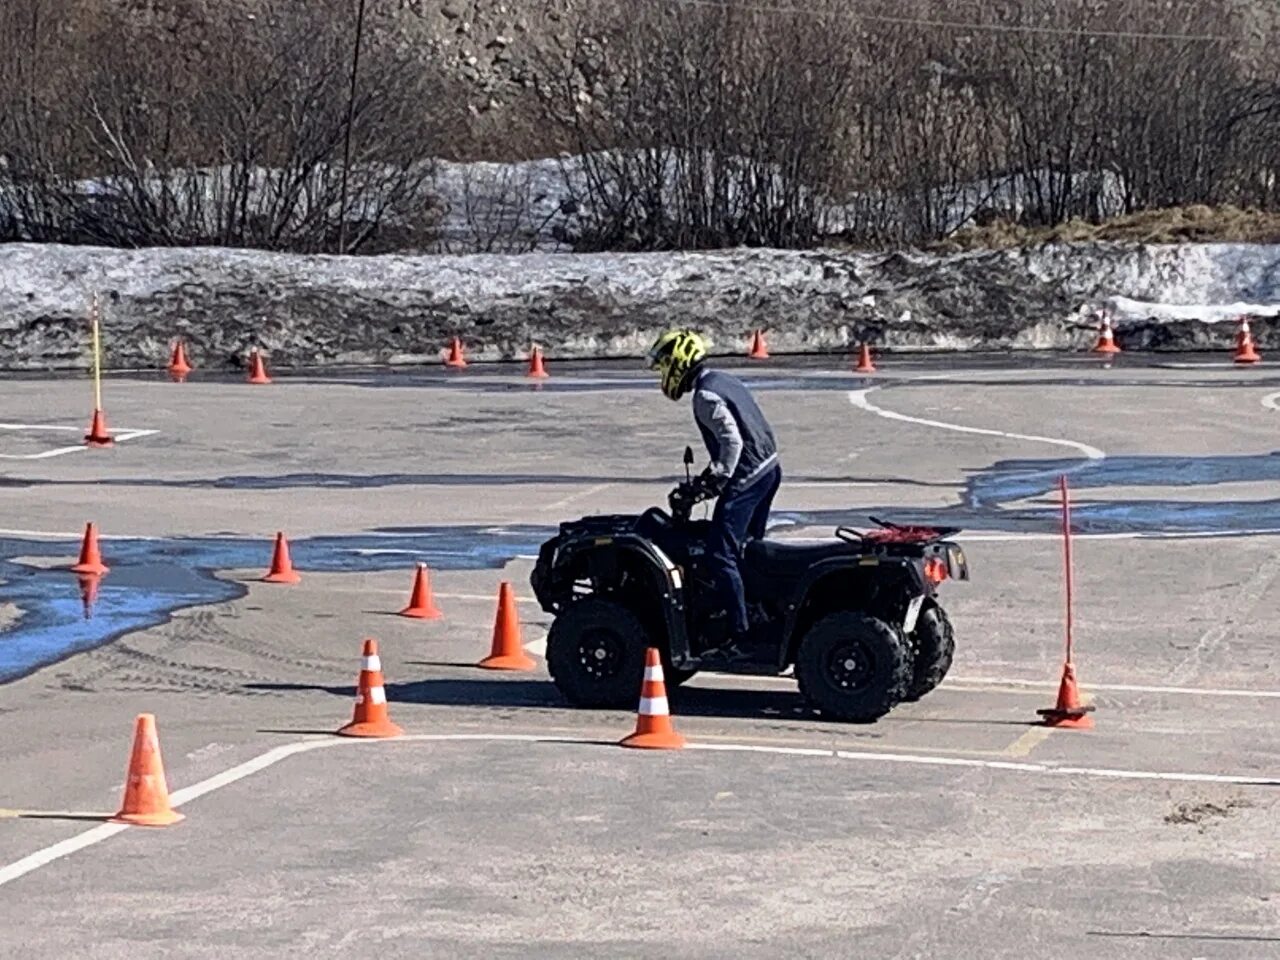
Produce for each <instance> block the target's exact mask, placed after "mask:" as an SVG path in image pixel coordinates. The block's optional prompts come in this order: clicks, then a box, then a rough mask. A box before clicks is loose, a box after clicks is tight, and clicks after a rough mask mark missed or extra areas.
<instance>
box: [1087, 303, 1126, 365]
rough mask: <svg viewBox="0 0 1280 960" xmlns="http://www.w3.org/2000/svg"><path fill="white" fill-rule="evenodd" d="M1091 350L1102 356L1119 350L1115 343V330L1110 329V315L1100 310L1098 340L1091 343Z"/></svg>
mask: <svg viewBox="0 0 1280 960" xmlns="http://www.w3.org/2000/svg"><path fill="white" fill-rule="evenodd" d="M1093 352H1094V353H1100V354H1102V355H1103V356H1111V355H1113V354H1117V353H1119V352H1120V346H1119V344H1117V343H1116V334H1115V331H1114V330H1112V329H1111V315H1110V314H1108V313H1107V312H1106V311H1105V310H1104V311H1102V326H1101V328H1099V330H1098V342H1097V343H1095V344H1094V345H1093Z"/></svg>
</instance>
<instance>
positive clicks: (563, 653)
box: [547, 597, 674, 709]
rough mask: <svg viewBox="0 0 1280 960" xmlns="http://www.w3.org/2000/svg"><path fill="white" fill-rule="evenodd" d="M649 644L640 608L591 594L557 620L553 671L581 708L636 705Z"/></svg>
mask: <svg viewBox="0 0 1280 960" xmlns="http://www.w3.org/2000/svg"><path fill="white" fill-rule="evenodd" d="M649 646H652V641H651V639H650V637H649V634H648V632H647V631H646V630H645V628H644V625H643V624H641V623H640V621H639V619H638V618H637V617H636V615H635V614H634V613H632V612H631V611H630V610H628V609H627V608H626V607H624V606H623V605H622V604H619V603H613V602H611V601H609V600H603V599H600V598H598V597H585V598H583V599H581V600H578V601H576V602H575V603H573V604H571V605H570V606H569V607H568V609H566V610H564V611H563V612H562V613H561V614H560V615H559V616H558V617H556V619H555V621H554V622H553V623H552V624H551V631H550V633H548V634H547V670H548V671H549V672H550V673H551V679H552V680H553V681H555V685H556V688H557V689H558V690H559V691H560V692H561V693H562V694H563V695H564V698H565V699H566V700H568V701H569V702H570V703H571V704H573V705H574V706H576V707H610V708H614V709H623V708H626V707H630V708H632V709H634V708H635V706H636V704H637V703H639V702H640V681H641V680H642V679H643V677H644V655H645V649H646V648H647V647H649ZM673 679H674V678H673Z"/></svg>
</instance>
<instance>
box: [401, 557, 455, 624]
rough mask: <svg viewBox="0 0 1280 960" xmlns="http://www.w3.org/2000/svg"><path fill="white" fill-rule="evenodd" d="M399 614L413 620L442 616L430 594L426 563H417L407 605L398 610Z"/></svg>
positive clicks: (435, 618)
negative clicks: (416, 570)
mask: <svg viewBox="0 0 1280 960" xmlns="http://www.w3.org/2000/svg"><path fill="white" fill-rule="evenodd" d="M400 616H402V617H410V618H412V619H414V620H439V619H440V618H441V617H442V616H444V614H442V613H441V612H440V611H439V609H437V607H436V604H435V599H434V598H433V597H432V596H431V579H430V577H429V576H428V575H427V567H426V564H421V563H420V564H418V572H417V573H416V574H415V575H414V578H413V591H412V592H411V593H410V594H409V605H408V606H407V607H405V608H404V609H403V610H401V611H400Z"/></svg>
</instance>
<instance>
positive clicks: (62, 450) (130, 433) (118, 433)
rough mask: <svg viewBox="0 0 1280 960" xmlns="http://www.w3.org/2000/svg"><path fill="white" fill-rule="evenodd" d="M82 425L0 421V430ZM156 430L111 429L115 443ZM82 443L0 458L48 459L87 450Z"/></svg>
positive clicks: (65, 429) (59, 429) (0, 455)
mask: <svg viewBox="0 0 1280 960" xmlns="http://www.w3.org/2000/svg"><path fill="white" fill-rule="evenodd" d="M84 429H85V428H84V427H69V426H65V425H63V424H51V423H46V424H32V423H0V430H14V431H18V430H35V431H41V430H47V431H54V432H75V433H83V432H84ZM156 433H159V431H158V430H135V429H132V428H129V427H119V428H117V429H116V430H115V431H113V436H114V437H115V440H116V443H124V442H125V441H127V440H136V439H138V438H139V437H150V436H152V435H154V434H156ZM88 449H89V447H87V446H86V445H85V444H83V443H78V444H76V445H75V446H74V447H56V448H54V449H53V450H41V451H40V452H39V453H0V460H48V459H50V458H52V457H61V456H64V455H66V454H68V453H78V452H80V451H81V450H88Z"/></svg>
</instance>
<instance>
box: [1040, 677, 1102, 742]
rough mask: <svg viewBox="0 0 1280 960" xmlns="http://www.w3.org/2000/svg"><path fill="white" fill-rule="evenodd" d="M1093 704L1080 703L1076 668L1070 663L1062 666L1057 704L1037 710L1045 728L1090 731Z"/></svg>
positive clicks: (1091, 727)
mask: <svg viewBox="0 0 1280 960" xmlns="http://www.w3.org/2000/svg"><path fill="white" fill-rule="evenodd" d="M1092 712H1093V704H1091V703H1082V702H1081V700H1080V689H1079V687H1077V686H1076V668H1075V665H1074V664H1073V663H1071V661H1069V660H1068V661H1067V662H1066V663H1064V664H1063V665H1062V682H1061V683H1059V684H1058V702H1057V703H1056V704H1054V706H1053V707H1051V708H1050V709H1048V710H1037V711H1036V713H1038V714H1040V716H1042V717H1043V718H1044V719H1043V720H1041V721H1040V722H1041V724H1042V725H1043V726H1046V727H1067V728H1069V729H1073V730H1092V729H1093V718H1092V717H1090V716H1089V714H1090V713H1092Z"/></svg>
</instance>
